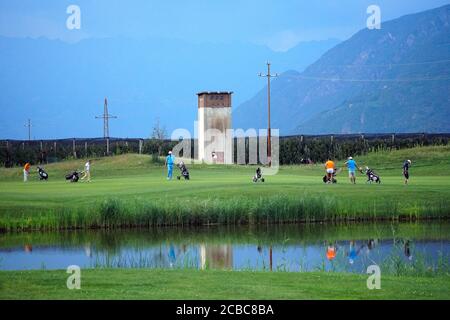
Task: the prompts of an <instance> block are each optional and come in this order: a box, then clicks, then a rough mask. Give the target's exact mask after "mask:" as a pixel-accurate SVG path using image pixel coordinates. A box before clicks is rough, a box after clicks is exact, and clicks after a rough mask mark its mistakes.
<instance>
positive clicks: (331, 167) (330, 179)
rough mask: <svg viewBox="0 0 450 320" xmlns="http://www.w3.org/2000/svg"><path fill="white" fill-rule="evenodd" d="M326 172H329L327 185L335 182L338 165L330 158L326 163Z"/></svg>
mask: <svg viewBox="0 0 450 320" xmlns="http://www.w3.org/2000/svg"><path fill="white" fill-rule="evenodd" d="M325 170H326V172H327V183H332V182H333V174H334V171H335V170H336V165H335V164H334V161H332V160H331V159H330V158H328V161H327V162H326V163H325Z"/></svg>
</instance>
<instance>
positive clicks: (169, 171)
mask: <svg viewBox="0 0 450 320" xmlns="http://www.w3.org/2000/svg"><path fill="white" fill-rule="evenodd" d="M174 163H175V157H174V156H173V155H172V151H169V154H168V155H167V157H166V163H165V165H166V166H167V180H172V174H173V165H174Z"/></svg>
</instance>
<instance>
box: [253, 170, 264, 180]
mask: <svg viewBox="0 0 450 320" xmlns="http://www.w3.org/2000/svg"><path fill="white" fill-rule="evenodd" d="M258 181H261V182H264V181H265V180H264V178H263V176H262V173H261V168H259V167H258V169H256V173H255V175H254V176H253V182H258Z"/></svg>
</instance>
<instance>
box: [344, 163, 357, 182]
mask: <svg viewBox="0 0 450 320" xmlns="http://www.w3.org/2000/svg"><path fill="white" fill-rule="evenodd" d="M345 165H346V166H347V168H348V177H349V178H350V182H351V183H353V184H356V168H358V165H357V164H356V162H355V160H353V158H352V157H348V160H347V162H345Z"/></svg>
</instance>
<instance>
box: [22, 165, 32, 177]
mask: <svg viewBox="0 0 450 320" xmlns="http://www.w3.org/2000/svg"><path fill="white" fill-rule="evenodd" d="M30 169H31V164H30V163H29V162H27V163H25V166H24V167H23V182H27V181H28V176H29V175H30Z"/></svg>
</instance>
